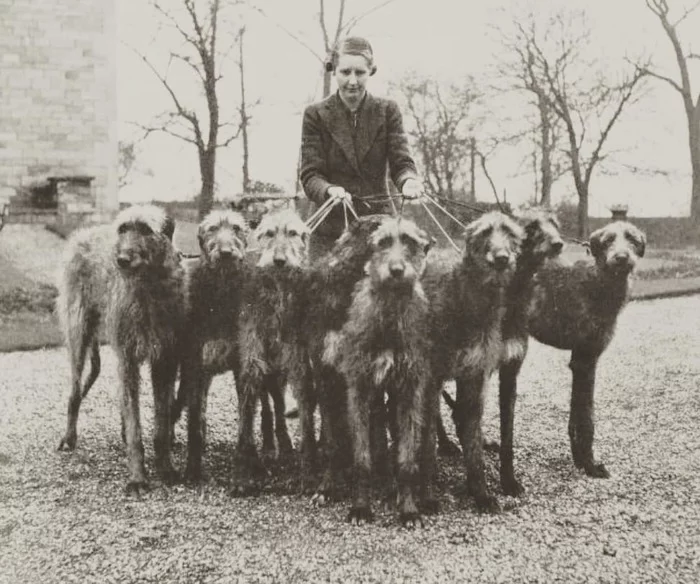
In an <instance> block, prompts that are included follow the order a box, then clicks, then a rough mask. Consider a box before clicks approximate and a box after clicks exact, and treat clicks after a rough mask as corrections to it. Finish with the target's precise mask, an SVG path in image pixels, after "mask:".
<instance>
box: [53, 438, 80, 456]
mask: <svg viewBox="0 0 700 584" xmlns="http://www.w3.org/2000/svg"><path fill="white" fill-rule="evenodd" d="M77 441H78V437H77V436H76V435H75V434H66V435H65V436H64V437H63V438H61V441H60V442H59V443H58V448H56V450H58V451H59V452H73V450H75V444H76V442H77Z"/></svg>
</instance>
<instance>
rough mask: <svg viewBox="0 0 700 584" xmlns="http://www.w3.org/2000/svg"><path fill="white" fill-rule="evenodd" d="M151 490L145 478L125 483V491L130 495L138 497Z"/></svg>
mask: <svg viewBox="0 0 700 584" xmlns="http://www.w3.org/2000/svg"><path fill="white" fill-rule="evenodd" d="M150 490H151V487H150V485H149V484H148V482H147V481H146V480H133V481H129V482H128V483H126V487H125V491H126V494H127V495H129V496H130V497H136V498H137V499H140V498H141V497H142V496H143V495H145V494H146V493H147V492H148V491H150Z"/></svg>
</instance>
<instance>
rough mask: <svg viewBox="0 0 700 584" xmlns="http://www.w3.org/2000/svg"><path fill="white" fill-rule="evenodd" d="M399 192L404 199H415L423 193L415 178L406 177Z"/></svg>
mask: <svg viewBox="0 0 700 584" xmlns="http://www.w3.org/2000/svg"><path fill="white" fill-rule="evenodd" d="M401 194H402V195H403V196H404V198H406V199H417V198H418V197H420V196H422V195H423V185H422V184H421V183H420V181H419V180H416V179H415V178H407V179H406V180H405V181H404V183H403V186H402V187H401Z"/></svg>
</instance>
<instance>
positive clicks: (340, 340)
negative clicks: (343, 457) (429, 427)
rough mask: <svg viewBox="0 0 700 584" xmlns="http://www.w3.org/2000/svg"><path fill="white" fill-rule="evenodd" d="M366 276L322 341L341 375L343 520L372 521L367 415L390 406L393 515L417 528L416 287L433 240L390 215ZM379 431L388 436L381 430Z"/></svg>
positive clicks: (423, 338)
mask: <svg viewBox="0 0 700 584" xmlns="http://www.w3.org/2000/svg"><path fill="white" fill-rule="evenodd" d="M371 245H372V256H371V258H370V260H369V262H368V263H367V267H366V271H367V276H366V277H365V278H364V279H363V280H361V281H360V282H359V283H358V284H357V286H356V289H355V292H354V294H353V298H352V304H351V306H350V308H349V311H348V318H347V322H346V323H345V324H344V325H343V327H342V329H341V330H340V332H337V333H329V334H328V335H327V337H326V342H325V344H326V347H325V354H324V361H325V362H326V363H328V364H331V365H333V366H334V367H336V368H337V370H338V371H339V372H340V373H341V374H342V375H343V376H344V377H345V380H346V383H347V396H348V417H349V422H350V426H351V436H352V443H353V458H354V480H353V483H354V485H353V487H354V488H353V491H354V492H353V501H352V506H351V508H350V512H349V515H348V520H349V521H350V522H352V523H353V524H362V523H364V522H366V521H371V520H372V510H371V497H370V475H371V468H372V453H373V452H372V447H371V438H370V436H371V434H372V433H373V431H375V429H373V428H372V427H371V426H372V421H376V420H377V418H375V420H372V419H371V410H373V409H374V410H377V409H378V410H383V409H384V407H385V406H384V394H385V393H387V394H388V396H389V402H390V403H391V408H390V411H391V414H390V419H391V422H392V424H393V426H394V428H395V448H394V449H395V455H394V459H395V464H396V469H397V481H398V489H399V491H398V506H399V517H400V521H401V523H402V524H403V525H405V526H408V527H413V526H415V525H417V524H419V523H420V514H419V511H418V507H417V500H418V499H417V495H418V494H417V493H416V492H415V488H416V486H417V485H418V483H419V480H420V476H419V468H420V455H421V446H422V440H423V436H424V423H423V422H424V415H425V411H426V402H427V397H426V395H425V394H426V392H427V390H428V387H429V386H430V357H429V353H430V347H429V337H428V316H429V312H428V303H427V298H426V296H425V294H424V292H423V289H422V287H421V284H420V276H421V274H422V273H423V270H424V268H425V262H426V254H427V253H428V250H429V249H430V246H431V242H430V240H429V238H428V236H427V235H426V234H425V233H424V232H423V231H422V230H420V229H419V228H418V227H417V226H416V225H415V224H414V223H413V222H412V221H409V220H401V219H400V218H388V219H386V220H384V221H383V223H382V224H381V225H380V226H379V227H378V228H377V229H376V230H375V231H374V233H373V234H372V236H371ZM380 431H383V432H384V433H386V429H385V428H380Z"/></svg>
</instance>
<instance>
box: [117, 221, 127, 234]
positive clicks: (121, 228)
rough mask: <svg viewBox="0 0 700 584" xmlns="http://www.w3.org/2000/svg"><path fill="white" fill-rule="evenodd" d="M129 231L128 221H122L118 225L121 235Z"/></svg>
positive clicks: (118, 231)
mask: <svg viewBox="0 0 700 584" xmlns="http://www.w3.org/2000/svg"><path fill="white" fill-rule="evenodd" d="M127 231H129V226H128V225H127V224H126V223H122V224H121V225H119V227H117V233H118V234H119V235H124V234H125V233H126V232H127Z"/></svg>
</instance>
